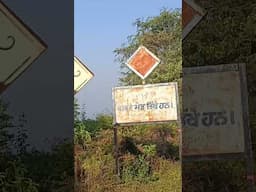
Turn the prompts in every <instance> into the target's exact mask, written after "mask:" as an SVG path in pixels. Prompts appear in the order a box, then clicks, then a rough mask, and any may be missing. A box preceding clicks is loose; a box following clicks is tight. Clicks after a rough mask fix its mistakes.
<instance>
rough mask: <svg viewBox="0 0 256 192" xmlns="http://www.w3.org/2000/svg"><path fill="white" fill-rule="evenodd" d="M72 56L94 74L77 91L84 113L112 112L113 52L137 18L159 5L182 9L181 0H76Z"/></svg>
mask: <svg viewBox="0 0 256 192" xmlns="http://www.w3.org/2000/svg"><path fill="white" fill-rule="evenodd" d="M74 2H75V55H76V56H77V57H79V58H80V59H81V60H82V61H83V62H84V63H85V64H86V65H87V67H89V69H91V70H92V71H93V73H94V74H95V77H94V78H93V79H92V80H91V81H90V82H89V83H88V84H87V85H86V86H85V87H83V88H82V89H81V91H80V92H79V93H77V94H76V98H77V99H78V102H79V104H80V105H81V106H83V105H85V110H86V114H87V116H88V117H90V118H94V117H95V116H96V114H99V113H112V98H111V92H112V87H115V86H117V84H118V78H119V76H120V67H119V64H118V63H117V62H115V61H114V60H115V57H114V54H113V51H114V50H115V49H116V48H119V47H120V46H121V45H122V43H126V39H127V37H128V36H129V35H132V34H134V33H135V31H136V28H135V27H134V26H133V25H132V24H133V23H134V21H136V19H137V18H147V17H151V16H157V15H159V13H160V10H161V9H162V8H168V9H174V8H181V0H137V1H135V0H129V1H128V0H126V1H124V0H122V1H121V0H75V1H74Z"/></svg>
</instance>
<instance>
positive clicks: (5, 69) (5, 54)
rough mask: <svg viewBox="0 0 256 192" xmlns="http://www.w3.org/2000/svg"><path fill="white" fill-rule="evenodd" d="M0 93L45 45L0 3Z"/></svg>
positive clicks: (44, 48)
mask: <svg viewBox="0 0 256 192" xmlns="http://www.w3.org/2000/svg"><path fill="white" fill-rule="evenodd" d="M0 30H1V32H0V93H2V92H3V91H4V90H5V89H6V88H7V87H8V86H9V85H10V84H11V83H12V82H14V81H15V80H16V79H17V78H18V77H19V76H20V75H21V74H22V73H23V72H24V71H25V70H26V69H27V68H28V67H29V66H30V65H31V64H32V63H33V62H34V61H35V60H36V59H37V58H38V57H39V56H40V55H41V54H42V53H43V52H44V51H45V50H46V47H47V46H46V45H45V44H44V43H43V41H42V40H41V39H39V37H37V36H36V35H35V34H34V33H33V32H32V31H31V30H30V29H29V28H28V27H27V26H26V25H25V24H24V23H23V22H22V21H21V20H20V19H19V18H18V17H17V16H16V15H15V14H14V13H13V12H11V11H10V9H8V8H7V7H6V5H4V4H3V3H2V2H1V1H0Z"/></svg>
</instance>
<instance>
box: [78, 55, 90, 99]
mask: <svg viewBox="0 0 256 192" xmlns="http://www.w3.org/2000/svg"><path fill="white" fill-rule="evenodd" d="M75 61H77V63H78V64H79V66H80V67H81V68H82V69H84V70H87V71H88V72H89V73H90V74H91V75H92V77H91V78H90V79H86V80H85V81H84V82H83V83H82V84H81V85H80V86H79V87H78V89H77V90H75V89H74V94H77V93H78V92H79V91H80V90H81V89H82V88H83V87H84V85H86V84H87V83H88V82H89V81H90V80H91V79H92V78H93V77H94V73H93V72H92V71H91V70H90V69H89V68H88V67H87V66H86V65H84V64H83V62H82V61H81V60H80V59H79V58H78V57H77V56H74V64H75ZM74 76H75V74H74Z"/></svg>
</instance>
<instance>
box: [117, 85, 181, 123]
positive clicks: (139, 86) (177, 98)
mask: <svg viewBox="0 0 256 192" xmlns="http://www.w3.org/2000/svg"><path fill="white" fill-rule="evenodd" d="M168 85H173V86H174V88H175V100H176V102H177V103H176V107H177V120H166V121H150V122H148V121H141V122H133V123H117V122H116V110H115V108H116V102H115V99H114V92H115V90H117V89H131V88H141V87H144V88H145V87H159V86H168ZM112 100H113V101H114V102H113V110H114V114H113V125H114V126H130V125H150V124H163V123H170V122H174V121H178V122H180V106H179V105H180V104H179V92H178V83H177V82H169V83H157V84H146V85H133V86H121V87H114V88H112Z"/></svg>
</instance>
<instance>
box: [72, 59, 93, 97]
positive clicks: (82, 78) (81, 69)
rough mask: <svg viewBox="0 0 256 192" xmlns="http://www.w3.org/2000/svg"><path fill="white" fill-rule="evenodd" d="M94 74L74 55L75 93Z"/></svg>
mask: <svg viewBox="0 0 256 192" xmlns="http://www.w3.org/2000/svg"><path fill="white" fill-rule="evenodd" d="M93 76H94V74H93V73H92V72H91V71H90V70H89V69H88V68H87V67H86V66H85V65H84V64H83V63H82V62H81V61H80V60H79V59H78V58H77V57H74V91H75V93H77V92H78V91H80V89H81V88H82V87H83V86H84V85H85V84H86V83H87V82H88V81H89V80H90V79H91V78H92V77H93Z"/></svg>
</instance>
